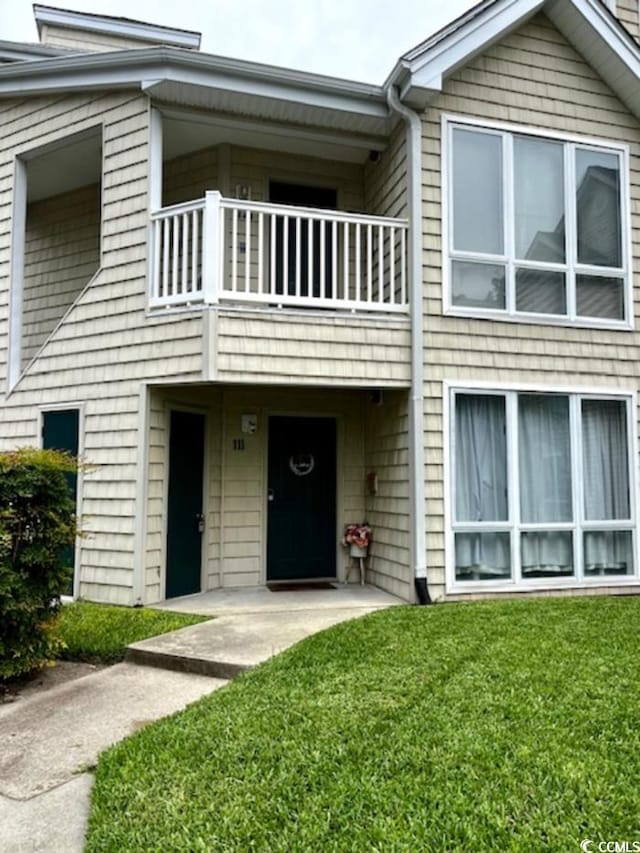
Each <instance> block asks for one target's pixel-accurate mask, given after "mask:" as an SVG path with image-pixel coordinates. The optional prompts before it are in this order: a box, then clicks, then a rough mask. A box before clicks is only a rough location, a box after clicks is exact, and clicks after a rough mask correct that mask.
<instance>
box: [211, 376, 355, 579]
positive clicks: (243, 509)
mask: <svg viewBox="0 0 640 853" xmlns="http://www.w3.org/2000/svg"><path fill="white" fill-rule="evenodd" d="M361 407H362V396H361V395H360V394H359V393H353V392H340V391H330V390H318V391H314V390H311V389H309V390H302V389H296V390H295V391H294V390H292V391H286V390H284V389H273V390H270V389H266V388H256V387H253V388H248V389H243V390H240V389H233V388H229V389H227V390H225V391H224V407H223V421H224V434H223V445H222V447H223V456H222V458H223V470H222V493H223V496H224V499H223V515H222V524H223V528H222V532H221V541H222V546H221V553H222V560H221V585H222V586H224V587H234V586H247V585H249V586H250V585H254V584H260V583H264V581H265V570H266V567H265V557H266V530H267V519H266V507H267V503H266V490H267V483H266V476H267V453H268V425H269V415H270V414H294V415H328V416H336V417H337V419H338V448H337V449H338V472H337V473H338V476H337V492H338V494H337V499H338V507H337V508H338V519H337V520H338V523H337V529H336V549H337V548H338V540H339V538H340V536H341V534H342V530H343V528H344V525H345V524H347V523H348V522H351V521H354V520H360V519H362V518H363V517H364V485H363V484H364V452H363V441H362V439H363V425H362V408H361ZM244 412H255V413H257V415H258V431H257V432H256V433H255V434H254V435H244V436H243V435H242V433H241V432H240V416H241V415H242V413H244ZM234 438H244V439H245V450H244V451H234V450H233V439H234ZM345 567H346V556H345V555H344V554H343V552H342V551H340V553H338V555H337V571H338V574H339V576H340V575H342V572H343V571H344V569H345ZM355 579H356V577H355V574H354V575H353V577H352V580H355Z"/></svg>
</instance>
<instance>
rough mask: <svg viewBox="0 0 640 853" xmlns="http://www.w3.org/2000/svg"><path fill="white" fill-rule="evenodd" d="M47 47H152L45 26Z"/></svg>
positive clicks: (44, 33)
mask: <svg viewBox="0 0 640 853" xmlns="http://www.w3.org/2000/svg"><path fill="white" fill-rule="evenodd" d="M40 41H41V43H42V44H45V45H47V47H62V48H67V49H68V50H69V51H79V50H90V51H92V52H97V51H101V50H130V49H131V48H135V47H151V46H152V44H151V43H150V42H148V41H141V40H138V39H135V38H127V37H121V36H112V35H108V34H107V33H94V32H91V31H90V30H79V29H70V28H69V27H56V26H52V25H51V24H44V25H43V27H42V34H41V39H40Z"/></svg>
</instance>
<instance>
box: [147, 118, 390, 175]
mask: <svg viewBox="0 0 640 853" xmlns="http://www.w3.org/2000/svg"><path fill="white" fill-rule="evenodd" d="M161 111H162V113H163V116H164V121H163V156H164V158H165V159H166V160H171V159H172V158H174V157H179V156H181V155H184V154H190V153H191V152H193V151H200V150H202V149H204V148H209V147H211V146H212V145H220V144H221V143H229V144H231V145H238V146H244V147H247V148H258V149H261V150H266V151H281V152H286V153H287V154H306V155H308V156H310V157H319V158H322V159H328V160H337V161H341V162H347V163H364V162H365V160H366V159H367V157H368V156H369V153H370V152H371V151H372V150H375V151H382V150H384V148H385V147H386V145H387V139H385V138H384V137H381V136H373V135H361V134H355V133H346V132H344V131H343V132H340V131H335V130H330V129H327V128H318V127H300V126H299V125H292V124H281V123H277V122H271V121H258V120H256V117H255V116H251V117H240V116H229V115H227V116H221V115H219V114H217V115H216V116H215V117H214V116H212V115H211V114H207V113H204V112H202V113H199V112H195V111H191V112H190V111H185V110H177V109H172V108H167V107H166V105H163V106H162V109H161Z"/></svg>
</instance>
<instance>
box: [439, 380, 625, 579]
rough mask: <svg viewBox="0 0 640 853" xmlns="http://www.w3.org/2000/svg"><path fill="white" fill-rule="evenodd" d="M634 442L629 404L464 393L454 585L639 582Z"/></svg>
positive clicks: (455, 440) (459, 406) (456, 475)
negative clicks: (632, 579)
mask: <svg viewBox="0 0 640 853" xmlns="http://www.w3.org/2000/svg"><path fill="white" fill-rule="evenodd" d="M630 434H631V430H630V400H629V399H621V398H613V397H594V396H587V395H578V394H573V395H570V394H560V393H558V394H549V393H533V392H531V393H524V392H522V393H521V392H513V391H509V392H504V393H498V392H475V391H474V392H471V391H469V392H467V391H456V392H454V394H453V423H452V444H453V454H452V457H453V471H452V483H453V489H452V492H453V501H452V503H453V506H452V518H453V525H452V528H453V531H452V535H453V542H452V546H453V547H452V553H453V558H454V559H453V564H454V571H453V578H454V584H456V585H459V584H466V583H475V582H482V583H483V584H484V585H486V584H487V583H492V582H493V583H500V584H504V583H509V584H519V585H526V584H527V583H530V582H534V583H535V581H538V582H539V581H540V579H543V580H544V579H546V583H547V585H548V583H549V580H550V579H551V580H552V581H555V580H558V581H559V582H561V583H562V582H566V581H567V580H568V581H574V582H575V581H583V580H587V579H590V578H594V579H600V580H602V578H603V577H605V576H606V577H611V576H613V577H621V576H622V577H628V576H632V575H635V574H636V569H635V565H634V548H635V546H634V537H635V531H634V524H633V522H632V519H633V518H634V513H633V508H632V487H631V484H632V473H631V472H632V469H631V452H630V440H629V437H630Z"/></svg>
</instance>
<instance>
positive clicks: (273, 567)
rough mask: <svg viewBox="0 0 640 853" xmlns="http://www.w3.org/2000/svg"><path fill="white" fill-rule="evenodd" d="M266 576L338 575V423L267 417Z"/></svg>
mask: <svg viewBox="0 0 640 853" xmlns="http://www.w3.org/2000/svg"><path fill="white" fill-rule="evenodd" d="M268 472H269V484H268V504H267V506H268V509H267V580H268V581H280V580H312V579H316V578H335V576H336V545H337V543H336V422H335V420H334V419H333V418H309V417H279V416H278V417H275V416H274V417H270V418H269V462H268Z"/></svg>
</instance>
